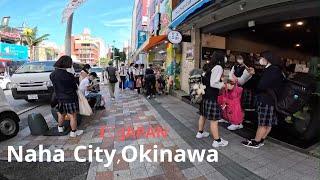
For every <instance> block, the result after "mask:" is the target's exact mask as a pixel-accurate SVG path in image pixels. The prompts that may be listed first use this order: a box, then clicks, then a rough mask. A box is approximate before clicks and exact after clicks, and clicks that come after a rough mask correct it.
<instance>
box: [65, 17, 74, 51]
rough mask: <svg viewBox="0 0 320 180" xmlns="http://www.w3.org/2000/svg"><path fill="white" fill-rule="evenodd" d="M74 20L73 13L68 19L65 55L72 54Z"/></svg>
mask: <svg viewBox="0 0 320 180" xmlns="http://www.w3.org/2000/svg"><path fill="white" fill-rule="evenodd" d="M72 20H73V13H72V14H71V15H70V17H69V18H68V21H67V30H66V37H65V41H64V42H65V55H68V56H71V33H72Z"/></svg>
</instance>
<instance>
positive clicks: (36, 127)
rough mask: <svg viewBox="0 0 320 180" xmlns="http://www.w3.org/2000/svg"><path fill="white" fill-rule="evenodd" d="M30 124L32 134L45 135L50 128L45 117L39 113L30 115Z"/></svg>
mask: <svg viewBox="0 0 320 180" xmlns="http://www.w3.org/2000/svg"><path fill="white" fill-rule="evenodd" d="M28 125H29V128H30V132H31V135H34V136H39V135H44V134H45V133H46V132H47V131H48V130H49V128H48V125H47V122H46V120H45V119H44V117H43V116H42V115H41V114H39V113H37V114H36V113H32V114H29V115H28Z"/></svg>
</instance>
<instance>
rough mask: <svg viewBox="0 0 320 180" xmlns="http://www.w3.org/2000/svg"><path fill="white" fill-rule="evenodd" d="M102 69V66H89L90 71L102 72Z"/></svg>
mask: <svg viewBox="0 0 320 180" xmlns="http://www.w3.org/2000/svg"><path fill="white" fill-rule="evenodd" d="M102 71H103V69H102V68H91V72H96V73H97V72H102Z"/></svg>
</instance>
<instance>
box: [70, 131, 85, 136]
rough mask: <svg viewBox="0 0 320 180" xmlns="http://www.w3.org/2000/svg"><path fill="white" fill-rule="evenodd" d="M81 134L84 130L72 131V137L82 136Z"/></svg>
mask: <svg viewBox="0 0 320 180" xmlns="http://www.w3.org/2000/svg"><path fill="white" fill-rule="evenodd" d="M81 134H83V130H77V131H75V132H72V131H71V132H70V137H77V136H80V135H81Z"/></svg>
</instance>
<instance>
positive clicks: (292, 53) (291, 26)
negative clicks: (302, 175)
mask: <svg viewBox="0 0 320 180" xmlns="http://www.w3.org/2000/svg"><path fill="white" fill-rule="evenodd" d="M276 17H278V18H275V17H273V18H269V17H261V18H257V19H254V20H250V21H247V20H243V21H239V22H237V23H236V24H229V25H228V26H225V27H224V28H218V27H219V26H216V27H217V28H213V27H214V25H211V26H208V27H206V28H203V29H202V32H205V33H206V34H211V35H218V36H223V37H225V38H226V50H225V51H226V53H227V54H228V57H229V63H230V64H231V65H230V66H232V63H234V61H235V58H234V55H238V54H241V55H243V56H244V57H245V58H247V63H248V64H247V65H249V66H253V67H255V69H256V72H257V75H258V76H259V73H260V72H261V70H262V69H261V67H259V65H258V62H259V61H258V58H257V57H258V56H259V53H260V52H262V51H265V50H270V51H273V52H274V53H276V54H278V55H279V56H280V57H281V58H282V63H283V71H284V72H285V73H286V74H287V75H290V74H292V73H297V72H298V73H309V71H310V69H313V72H312V73H313V75H314V76H316V77H317V78H318V80H320V64H319V63H320V60H319V51H320V47H319V41H320V27H319V24H320V17H319V16H309V17H300V16H299V17H295V16H294V14H293V13H291V14H289V13H288V14H286V17H292V18H291V19H288V18H286V19H285V20H283V19H282V18H283V17H282V16H276ZM266 19H269V20H270V22H266ZM314 69H316V71H314ZM256 81H257V80H256ZM253 83H254V82H253ZM319 85H320V82H319V81H318V84H317V86H318V90H317V92H315V93H314V94H313V95H312V97H311V100H310V102H309V104H308V105H307V106H305V107H304V108H303V109H302V110H301V111H299V112H297V113H295V114H292V116H290V117H289V116H288V117H283V118H281V120H280V125H279V126H278V127H276V128H275V130H274V131H273V132H272V134H271V136H273V137H274V138H276V139H279V140H281V141H284V142H287V143H289V144H293V145H295V146H299V147H302V148H308V147H310V146H311V145H313V144H314V143H316V142H318V141H319V137H320V135H319V133H320V119H319V117H320V88H319ZM246 119H250V122H248V124H247V127H250V128H252V130H253V131H252V132H254V130H255V124H256V118H255V114H254V112H253V111H251V112H250V111H247V112H246ZM239 133H240V134H242V135H243V136H248V134H247V133H248V132H244V131H242V130H241V131H239Z"/></svg>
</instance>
